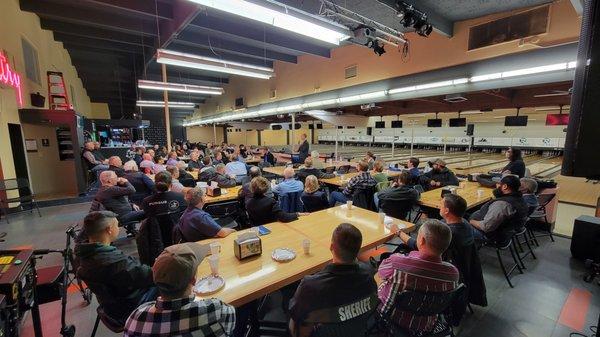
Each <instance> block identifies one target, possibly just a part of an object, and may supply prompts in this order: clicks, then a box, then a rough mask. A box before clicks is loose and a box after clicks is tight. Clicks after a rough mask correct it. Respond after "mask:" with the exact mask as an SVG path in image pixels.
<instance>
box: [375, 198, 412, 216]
mask: <svg viewBox="0 0 600 337" xmlns="http://www.w3.org/2000/svg"><path fill="white" fill-rule="evenodd" d="M414 205H415V203H414V202H413V201H412V200H385V199H379V205H378V206H379V211H381V212H383V213H385V214H386V215H388V216H391V217H393V218H396V219H401V220H408V218H409V215H410V212H411V211H412V209H413V206H414Z"/></svg>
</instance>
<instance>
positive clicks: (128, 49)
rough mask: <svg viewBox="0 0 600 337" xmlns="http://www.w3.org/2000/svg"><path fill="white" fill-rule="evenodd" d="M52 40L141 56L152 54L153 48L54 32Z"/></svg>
mask: <svg viewBox="0 0 600 337" xmlns="http://www.w3.org/2000/svg"><path fill="white" fill-rule="evenodd" d="M54 39H55V40H57V41H61V42H63V44H69V45H79V46H83V47H85V46H93V47H94V48H98V49H105V50H113V51H119V52H124V53H133V54H143V53H146V54H152V53H153V48H152V47H150V46H148V47H142V46H136V45H132V44H127V43H121V42H113V41H107V40H99V39H95V38H88V37H83V36H75V35H69V34H65V33H59V32H54ZM143 49H145V50H143Z"/></svg>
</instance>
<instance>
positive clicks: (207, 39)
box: [171, 30, 298, 63]
mask: <svg viewBox="0 0 600 337" xmlns="http://www.w3.org/2000/svg"><path fill="white" fill-rule="evenodd" d="M173 43H177V44H185V45H188V46H192V47H197V48H203V49H213V50H216V51H222V52H226V53H234V54H237V55H245V56H249V57H255V58H258V59H261V60H262V59H265V58H266V59H267V60H270V61H283V62H289V63H298V58H297V57H296V56H295V55H290V54H285V53H281V52H277V51H273V50H268V49H266V48H264V47H256V46H250V45H245V44H242V43H239V42H234V41H230V40H227V39H222V38H220V36H219V35H212V36H211V34H205V33H201V32H197V31H193V30H184V31H183V32H181V33H179V34H178V35H177V39H176V40H174V41H173ZM171 45H172V44H171Z"/></svg>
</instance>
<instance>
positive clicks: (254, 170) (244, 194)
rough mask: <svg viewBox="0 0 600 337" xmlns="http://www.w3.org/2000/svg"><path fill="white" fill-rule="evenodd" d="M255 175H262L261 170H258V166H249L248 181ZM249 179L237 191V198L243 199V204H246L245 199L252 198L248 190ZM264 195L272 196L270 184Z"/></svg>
mask: <svg viewBox="0 0 600 337" xmlns="http://www.w3.org/2000/svg"><path fill="white" fill-rule="evenodd" d="M256 177H262V171H261V170H260V167H258V166H250V169H248V178H249V179H250V181H252V179H254V178H256ZM250 181H248V182H247V183H245V184H243V185H242V188H240V191H239V192H238V199H243V202H244V205H245V204H246V201H248V200H249V199H250V198H252V192H250ZM265 196H267V197H269V198H273V197H274V194H273V191H271V185H269V189H268V190H267V192H266V193H265Z"/></svg>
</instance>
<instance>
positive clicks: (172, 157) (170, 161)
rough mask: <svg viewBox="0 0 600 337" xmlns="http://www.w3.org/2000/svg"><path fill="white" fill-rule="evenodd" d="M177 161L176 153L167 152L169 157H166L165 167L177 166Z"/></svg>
mask: <svg viewBox="0 0 600 337" xmlns="http://www.w3.org/2000/svg"><path fill="white" fill-rule="evenodd" d="M178 161H179V158H178V157H177V151H171V152H169V155H168V156H167V162H166V165H167V166H177V162H178Z"/></svg>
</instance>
